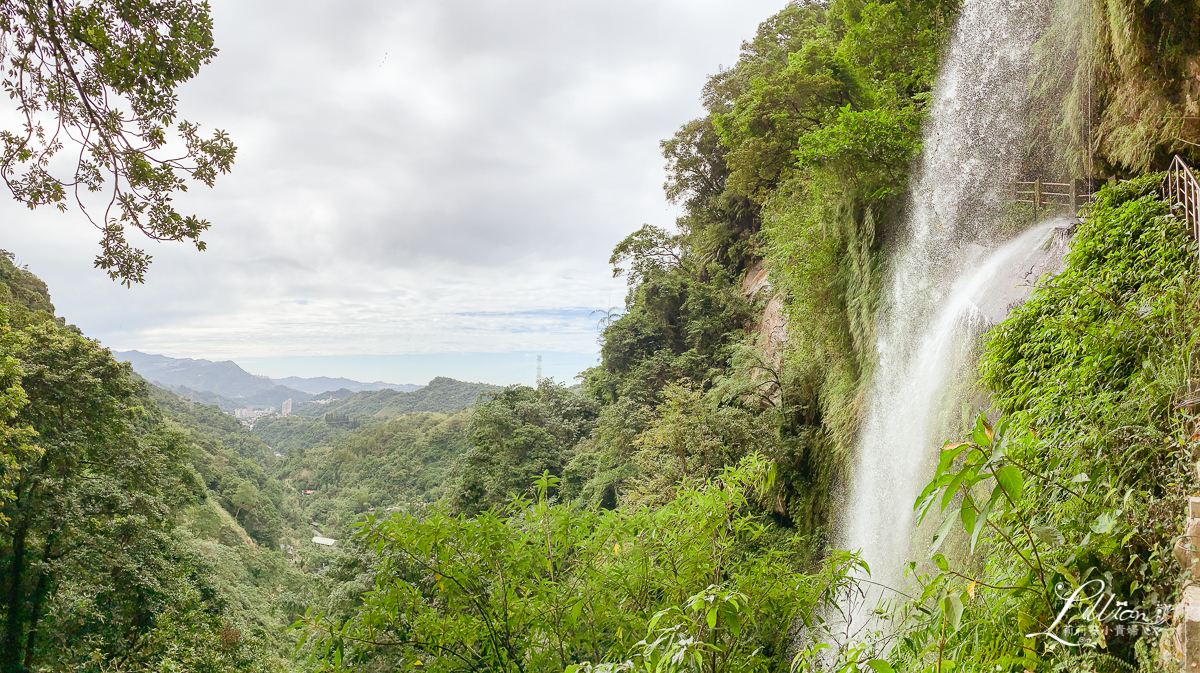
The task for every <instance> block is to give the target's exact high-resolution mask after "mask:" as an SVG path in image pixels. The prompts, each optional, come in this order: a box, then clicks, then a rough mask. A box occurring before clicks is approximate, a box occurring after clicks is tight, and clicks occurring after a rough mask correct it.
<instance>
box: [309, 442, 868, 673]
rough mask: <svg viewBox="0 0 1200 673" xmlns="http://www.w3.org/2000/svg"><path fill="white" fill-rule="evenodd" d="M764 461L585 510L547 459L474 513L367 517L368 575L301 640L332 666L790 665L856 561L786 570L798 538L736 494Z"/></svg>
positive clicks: (752, 482) (762, 485)
mask: <svg viewBox="0 0 1200 673" xmlns="http://www.w3.org/2000/svg"><path fill="white" fill-rule="evenodd" d="M771 476H772V474H771V469H770V466H769V464H767V463H765V462H763V461H762V460H761V459H759V458H757V457H751V458H749V459H748V460H747V461H745V462H744V464H742V465H741V466H740V467H738V468H737V469H729V470H725V471H723V472H722V473H721V474H720V475H719V476H718V478H716V479H713V480H711V481H703V482H702V481H689V482H687V483H685V484H684V485H683V486H682V487H681V489H680V491H679V493H678V495H677V497H676V498H675V499H674V500H673V501H672V502H671V503H669V504H666V505H665V506H663V507H660V508H654V509H647V508H626V509H622V510H618V511H604V510H601V511H599V512H594V511H581V510H578V509H575V508H572V507H569V506H565V505H554V504H551V503H550V501H549V496H548V492H549V491H550V490H551V489H552V488H554V486H555V483H556V481H557V480H556V479H555V478H554V477H551V476H549V475H548V474H546V475H543V477H542V478H540V479H539V480H538V482H537V495H536V500H532V501H531V500H527V499H521V498H516V499H514V500H511V501H510V502H508V503H507V504H506V505H504V506H502V507H498V508H496V509H494V510H491V511H488V512H484V513H482V514H480V515H478V516H476V517H473V518H466V517H464V516H461V515H460V516H453V515H451V514H449V513H447V512H446V511H444V510H443V509H440V508H438V509H434V510H433V511H431V512H429V513H428V514H426V515H425V516H423V517H413V516H408V515H403V516H402V515H396V516H394V517H392V518H390V519H387V520H382V521H376V520H374V519H373V518H372V519H371V520H369V521H368V522H367V523H366V525H365V527H364V530H363V535H362V537H361V539H362V541H363V542H364V543H365V544H367V545H368V547H369V548H370V549H372V550H373V551H374V553H376V554H377V555H378V560H377V562H376V565H375V567H376V572H377V575H376V576H375V579H374V583H373V587H372V588H371V590H370V591H367V592H366V593H365V594H364V595H363V602H364V605H363V607H362V608H361V609H360V610H358V611H357V612H356V613H355V615H354V616H353V618H351V619H350V620H349V621H346V622H342V621H340V620H337V621H330V620H329V619H327V618H326V617H325V616H323V615H321V614H312V615H309V616H307V617H306V618H305V620H304V622H305V624H306V625H307V628H306V631H307V633H308V634H309V636H308V638H309V642H308V648H309V651H310V652H311V653H312V654H313V656H315V657H317V658H319V659H321V660H323V661H324V662H325V663H326V664H328V665H331V666H333V667H334V668H335V669H336V670H351V669H356V670H398V669H411V668H414V667H421V668H424V669H428V670H431V671H479V670H486V671H558V670H564V669H566V670H638V671H651V670H683V669H686V670H697V671H706V672H711V673H717V672H719V671H721V672H723V671H744V670H787V669H788V667H789V665H790V661H789V659H788V656H789V649H790V641H791V634H792V632H793V629H794V625H795V624H796V623H797V622H799V623H804V624H808V625H810V626H812V627H819V624H820V616H821V615H820V611H821V608H822V607H823V606H826V605H828V604H829V603H830V602H831V601H832V600H833V599H834V597H835V596H836V593H837V591H838V590H839V589H840V588H841V587H842V586H844V585H845V584H846V581H847V580H846V579H845V576H846V573H847V571H848V570H850V569H851V568H853V567H855V566H856V561H855V560H854V559H853V557H849V556H845V555H835V556H834V557H832V558H831V559H829V560H828V561H827V563H826V564H825V565H824V566H823V569H822V570H821V571H820V572H819V573H817V574H806V573H803V572H799V571H797V569H796V568H797V566H798V564H797V558H796V556H797V554H796V552H797V549H799V548H802V545H798V544H797V542H798V541H797V540H796V539H795V537H794V536H786V535H784V536H780V535H775V534H774V532H773V530H772V527H771V526H769V525H768V524H767V523H766V522H765V521H763V520H762V518H761V515H756V514H754V513H753V508H750V507H748V505H749V504H750V501H751V500H753V499H755V498H757V497H761V495H762V494H763V493H764V492H765V490H766V487H767V484H768V482H769V480H770V479H771ZM601 662H607V663H606V664H601Z"/></svg>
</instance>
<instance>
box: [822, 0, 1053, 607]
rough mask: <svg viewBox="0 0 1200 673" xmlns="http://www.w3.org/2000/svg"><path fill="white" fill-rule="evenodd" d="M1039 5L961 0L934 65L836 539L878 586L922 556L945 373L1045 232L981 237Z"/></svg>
mask: <svg viewBox="0 0 1200 673" xmlns="http://www.w3.org/2000/svg"><path fill="white" fill-rule="evenodd" d="M1047 15H1048V11H1047V8H1046V7H1045V6H1043V5H1041V4H1039V3H1037V2H1035V1H1034V0H965V2H964V3H963V6H962V9H961V13H960V16H959V19H958V25H957V26H956V29H955V32H954V35H953V37H952V39H951V43H950V45H949V47H948V50H947V53H946V55H945V59H944V61H943V66H942V69H941V72H940V73H939V76H938V81H937V86H936V88H935V91H934V98H933V102H932V108H931V112H930V118H929V121H928V122H927V125H926V128H925V133H924V147H923V153H922V156H921V159H920V165H919V171H918V173H917V175H916V177H915V179H914V186H913V188H912V193H911V202H910V204H909V207H908V219H907V227H906V236H907V240H905V241H904V242H903V243H902V244H901V245H900V246H899V247H898V249H897V250H895V252H894V254H893V256H892V258H893V259H894V260H895V261H894V263H893V267H892V269H891V273H890V288H889V289H888V291H887V294H886V295H885V297H884V307H883V315H882V316H881V319H880V324H879V332H878V334H879V340H878V360H877V365H876V368H875V370H874V378H873V380H872V387H871V390H870V393H869V397H868V402H867V405H868V406H867V409H866V417H865V419H864V424H863V427H862V430H861V433H860V440H859V446H858V451H857V457H856V464H855V466H854V470H853V473H852V474H853V477H852V482H851V488H850V493H849V496H850V497H849V501H848V502H847V504H846V507H845V509H844V510H843V511H844V512H845V514H844V516H845V519H844V521H843V524H842V539H841V540H840V542H841V544H842V545H843V547H844V548H847V549H851V550H861V551H862V555H863V558H864V560H865V561H867V563H868V564H869V565H870V567H871V571H872V577H871V579H872V581H873V582H876V583H879V584H880V585H886V586H890V587H893V588H902V587H903V586H904V583H905V582H904V578H903V575H902V570H903V567H904V564H905V562H906V560H909V559H914V560H915V559H922V558H924V549H923V548H921V549H917V548H914V546H913V543H912V539H913V523H914V521H913V501H914V500H915V499H916V496H917V494H918V493H919V491H920V488H921V487H922V486H923V485H924V482H925V481H927V479H926V477H927V476H928V475H929V474H930V472H931V469H930V468H931V460H932V458H933V457H934V456H935V455H936V447H938V446H940V444H941V442H942V440H944V439H945V437H941V436H940V435H939V433H940V432H942V431H943V427H942V424H941V423H940V422H939V419H940V418H941V417H942V416H943V414H945V413H946V412H947V411H948V409H947V407H948V406H956V404H957V403H952V401H951V400H947V399H946V397H947V396H946V395H945V392H946V390H947V387H948V386H949V384H950V383H951V379H952V378H953V377H952V375H951V374H952V372H954V371H955V370H956V368H957V367H959V366H960V365H962V364H963V360H964V358H966V357H968V356H969V355H970V354H971V351H972V349H971V348H969V347H968V345H969V343H970V342H972V340H973V339H972V335H975V334H978V331H979V330H981V329H984V328H986V327H987V320H986V318H985V317H984V316H983V314H982V312H981V311H980V310H979V308H978V306H979V303H980V301H982V299H983V298H984V297H986V296H987V295H988V294H989V293H991V292H994V291H996V290H998V289H1003V288H1002V286H1003V285H1004V283H1006V282H1008V283H1011V280H1001V279H1002V278H1004V279H1009V278H1010V276H1009V275H1006V274H1003V273H1000V272H1001V271H1002V270H1004V269H1006V268H1015V265H1017V264H1018V263H1020V264H1024V263H1025V262H1026V261H1027V260H1028V259H1029V257H1030V256H1031V255H1036V254H1037V253H1038V251H1039V250H1040V248H1041V247H1042V244H1043V243H1044V242H1045V241H1046V240H1047V239H1048V238H1049V229H1048V225H1043V226H1039V227H1036V228H1035V229H1032V230H1030V231H1028V232H1026V233H1025V234H1023V235H1021V236H1020V237H1018V238H1017V239H1016V240H1014V241H1012V242H1010V243H1008V244H1006V245H1003V246H1000V247H999V248H997V249H995V250H991V251H989V250H990V248H989V247H988V246H989V243H988V241H989V240H990V237H991V235H992V234H993V232H992V230H993V229H994V225H995V223H996V222H998V221H999V219H1000V210H1001V206H1002V203H1003V193H1004V189H1005V185H1006V183H1010V182H1011V181H1012V180H1014V179H1015V178H1016V175H1017V170H1018V165H1019V163H1020V160H1021V159H1022V157H1023V156H1024V150H1025V148H1024V145H1023V143H1024V141H1025V138H1026V132H1025V128H1026V124H1025V119H1026V107H1027V104H1028V94H1027V90H1028V87H1027V83H1028V82H1029V79H1030V74H1031V73H1030V69H1031V68H1032V62H1033V59H1032V58H1031V51H1032V49H1033V46H1034V44H1035V43H1036V41H1037V40H1038V39H1039V37H1040V36H1041V35H1042V33H1043V31H1044V29H1045V24H1046V17H1047ZM980 243H983V245H982V246H981V245H980Z"/></svg>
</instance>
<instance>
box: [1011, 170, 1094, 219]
mask: <svg viewBox="0 0 1200 673" xmlns="http://www.w3.org/2000/svg"><path fill="white" fill-rule="evenodd" d="M1090 187H1091V183H1090V182H1089V181H1087V180H1079V179H1076V180H1072V181H1071V182H1042V180H1041V179H1040V178H1039V179H1037V180H1034V181H1033V182H1016V183H1014V184H1013V191H1012V195H1013V201H1015V202H1017V203H1032V204H1033V214H1034V216H1035V217H1036V216H1037V214H1038V211H1040V210H1041V209H1042V208H1045V207H1046V206H1051V205H1057V206H1069V207H1070V208H1071V210H1072V211H1073V212H1077V211H1078V210H1079V209H1080V208H1082V207H1083V206H1084V204H1087V203H1091V201H1092V199H1093V198H1094V196H1095V195H1094V194H1093V193H1092V190H1091V189H1090Z"/></svg>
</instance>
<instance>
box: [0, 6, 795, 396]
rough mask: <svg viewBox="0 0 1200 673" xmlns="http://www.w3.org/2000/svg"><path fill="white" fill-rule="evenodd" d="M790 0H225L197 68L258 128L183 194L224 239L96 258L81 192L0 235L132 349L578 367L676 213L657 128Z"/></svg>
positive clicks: (201, 91)
mask: <svg viewBox="0 0 1200 673" xmlns="http://www.w3.org/2000/svg"><path fill="white" fill-rule="evenodd" d="M783 4H784V2H783V0H765V1H764V0H737V1H735V0H687V1H686V2H685V1H683V0H636V1H627V0H607V1H605V2H570V1H563V0H555V1H544V2H538V1H535V0H513V1H502V0H497V1H480V0H407V1H395V0H392V1H375V2H367V1H349V2H328V1H327V2H313V1H306V0H291V1H289V2H280V1H274V2H272V1H268V0H215V1H213V2H212V11H213V18H214V21H215V24H216V25H215V30H216V39H217V44H218V46H219V48H220V50H221V53H220V55H219V56H218V57H217V59H216V61H214V62H213V63H212V64H210V65H209V66H207V67H206V68H205V69H203V70H202V71H201V73H200V76H199V77H198V78H197V79H196V80H193V81H192V82H189V83H188V84H187V85H185V86H184V87H183V88H182V89H181V91H180V97H181V110H182V112H183V115H184V117H186V118H188V119H191V120H193V121H196V122H199V123H201V124H203V125H204V126H205V127H206V128H213V127H217V128H222V129H225V130H227V131H228V132H229V133H230V134H231V135H232V137H233V139H234V141H235V142H236V144H237V145H238V158H237V163H236V165H235V167H234V170H233V173H232V174H229V175H225V176H222V177H221V178H220V179H219V180H218V182H217V186H216V188H215V189H211V190H210V189H206V188H204V187H203V186H200V185H197V186H196V187H194V188H193V189H192V191H191V192H189V193H188V194H187V195H186V196H185V197H184V198H181V199H180V200H179V201H180V203H181V204H182V206H183V207H184V208H185V209H186V210H188V211H192V212H196V213H197V214H199V215H200V216H202V217H204V218H206V219H208V220H210V221H211V222H212V223H213V226H212V229H211V230H210V232H208V233H207V234H206V235H205V236H204V240H205V241H207V243H208V250H207V251H206V252H203V253H198V252H196V251H195V249H194V248H190V247H188V246H186V245H182V244H152V243H149V242H144V243H142V244H143V245H145V246H146V247H147V250H148V251H149V252H150V253H151V254H153V255H154V263H153V265H152V266H151V269H150V273H149V275H148V277H147V282H146V284H145V285H144V286H139V287H134V288H133V289H131V290H130V289H126V288H124V287H122V286H119V285H117V284H115V283H113V282H111V281H109V280H108V279H107V276H105V275H104V274H103V273H102V272H100V271H97V270H95V269H93V268H92V259H93V258H94V256H95V254H96V252H97V249H98V248H97V245H96V243H97V240H98V238H99V235H98V232H96V231H95V230H94V229H91V228H90V225H88V224H87V222H86V221H85V220H83V218H82V216H80V215H79V214H78V213H75V212H70V213H68V214H65V215H63V214H58V213H56V212H54V211H51V210H46V209H43V210H42V211H37V212H29V211H27V210H25V209H23V208H21V207H18V206H16V205H14V204H12V203H11V202H10V201H8V200H4V201H3V203H2V205H0V248H4V249H7V250H9V251H11V252H13V253H15V254H16V255H17V258H18V261H19V262H21V263H23V264H28V265H29V268H30V269H31V270H32V271H33V272H34V273H36V274H37V275H38V276H40V277H41V278H43V279H44V280H45V281H46V282H47V283H48V284H49V285H50V291H51V295H52V297H53V300H54V303H55V305H56V307H57V308H58V310H59V313H60V314H62V315H64V316H66V318H67V319H68V321H70V322H73V323H75V324H77V325H79V326H80V327H81V328H82V329H83V330H84V332H85V333H86V334H87V335H89V336H92V337H96V338H99V339H100V340H101V341H102V342H103V343H104V344H105V345H106V346H110V347H112V348H113V349H115V350H129V349H137V350H141V351H144V352H149V353H162V354H164V355H169V356H173V357H203V358H209V359H234V360H237V361H239V362H243V363H248V364H247V368H250V369H251V370H252V371H255V373H263V374H268V375H272V376H286V375H289V374H296V375H300V376H313V375H329V376H342V375H345V376H352V377H355V378H360V379H363V380H376V379H383V380H392V381H395V382H417V383H423V382H424V381H425V380H427V379H428V378H429V376H432V375H433V374H428V376H427V373H428V372H435V370H437V368H438V367H441V368H442V369H447V368H453V367H451V366H450V364H448V363H451V362H453V361H454V357H453V354H475V355H470V356H467V355H463V357H462V363H464V364H463V366H462V367H459V368H458V369H462V368H463V367H466V369H464V370H463V371H456V372H453V373H452V372H444V373H447V374H449V375H455V374H457V375H458V376H457V377H459V378H473V379H474V380H488V379H491V380H495V381H496V382H500V383H507V382H510V381H523V382H528V381H530V380H532V378H533V370H532V368H531V366H529V365H528V363H530V362H532V360H531V358H532V357H533V356H532V355H531V354H533V353H546V355H547V360H548V361H550V360H553V361H554V362H562V363H569V364H563V365H562V367H560V368H558V369H555V368H554V367H557V365H554V366H551V368H550V369H549V370H548V371H547V373H548V374H553V375H555V376H558V377H559V378H569V377H570V376H572V375H573V374H574V373H575V372H576V371H578V370H579V369H580V368H581V367H582V366H586V365H587V364H588V363H590V362H593V361H594V360H595V353H596V351H597V346H596V320H597V318H596V317H595V316H593V315H592V311H596V310H602V309H606V308H609V307H613V306H618V305H620V304H621V303H622V302H623V298H624V292H625V288H624V284H623V282H622V281H619V280H613V279H612V278H611V272H610V269H609V267H608V264H607V262H608V256H609V254H610V252H611V250H612V247H613V245H614V244H615V243H617V242H618V241H619V240H620V239H621V238H623V237H624V236H625V235H627V234H628V233H629V232H631V231H633V230H634V229H636V228H637V227H639V226H640V225H641V224H642V223H646V222H648V223H651V224H656V225H658V226H664V227H666V226H671V225H672V223H673V222H674V219H675V216H676V215H677V214H678V210H677V208H676V207H675V206H672V205H670V204H668V203H667V202H666V201H665V200H664V198H663V196H662V188H661V187H662V182H663V178H664V172H663V160H662V158H661V156H660V155H659V148H658V141H659V140H661V139H663V138H666V137H669V136H670V135H671V134H672V133H673V132H674V130H675V129H676V128H677V127H678V126H679V125H681V124H682V123H684V122H686V121H687V120H689V119H692V118H694V117H697V116H699V115H700V114H702V108H701V107H700V104H699V95H700V89H701V87H702V86H703V84H704V81H705V78H706V76H707V75H709V74H711V73H713V72H716V71H717V70H718V68H719V67H720V66H722V65H725V66H728V65H730V64H732V63H733V62H734V61H735V60H736V58H737V54H738V49H739V47H740V45H741V42H742V40H744V39H748V38H749V37H751V36H752V35H753V33H754V31H755V29H756V27H757V25H758V23H759V22H761V21H762V20H764V19H766V18H767V17H768V16H770V15H771V14H772V13H774V12H776V11H778V10H779V9H780V8H781V6H782V5H783ZM137 237H140V234H138V235H137V236H135V237H134V238H135V240H134V241H133V242H134V243H135V244H139V241H137V240H136V238H137ZM480 354H490V355H486V356H485V355H480ZM551 354H554V356H553V357H551ZM384 355H387V356H402V357H390V358H374V359H372V357H369V356H384ZM414 356H430V357H427V358H426V359H425V362H426V364H427V366H426V367H423V368H422V367H416V365H414V364H413V363H417V362H420V361H421V358H417V357H414ZM489 358H490V359H489ZM372 362H374V363H376V364H375V365H372V364H370V363H372ZM488 362H492V363H493V364H492V365H489V364H487V363H488ZM350 363H357V364H353V365H351V364H350ZM387 363H392V364H387ZM399 363H408V364H407V365H404V364H399ZM465 363H473V364H470V365H467V364H465ZM497 363H499V364H497ZM505 363H506V364H505ZM513 363H526V364H525V365H523V366H524V369H520V367H517V368H516V369H514V367H515V366H516V365H514V364H513ZM581 363H582V364H581ZM251 365H252V366H251ZM405 367H408V369H405ZM414 367H415V368H414ZM431 367H432V369H431ZM472 367H474V368H476V369H478V371H479V375H478V376H475V377H472V376H470V375H469V371H470V370H471V368H472ZM489 367H491V369H489ZM497 367H499V369H497ZM518 370H519V371H518ZM489 372H490V373H489ZM372 373H375V374H377V375H375V376H372V375H371V374H372ZM435 373H436V372H435ZM485 374H486V375H485ZM422 377H423V378H422ZM497 377H499V378H497ZM504 377H508V378H507V379H506V380H501V379H504Z"/></svg>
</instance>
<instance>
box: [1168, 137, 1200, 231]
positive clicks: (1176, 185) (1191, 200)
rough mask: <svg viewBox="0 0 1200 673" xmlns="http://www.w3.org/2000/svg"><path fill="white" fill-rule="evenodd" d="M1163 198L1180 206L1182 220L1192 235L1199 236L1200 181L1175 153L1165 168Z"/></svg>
mask: <svg viewBox="0 0 1200 673" xmlns="http://www.w3.org/2000/svg"><path fill="white" fill-rule="evenodd" d="M1162 195H1163V199H1165V200H1167V201H1170V202H1171V203H1172V204H1175V205H1178V206H1180V208H1181V210H1182V211H1183V212H1182V213H1180V215H1182V216H1183V220H1184V222H1186V223H1187V225H1188V230H1189V231H1190V232H1191V233H1192V235H1193V236H1196V237H1200V183H1197V182H1196V176H1195V175H1193V174H1192V169H1191V168H1189V167H1188V165H1187V164H1186V163H1185V162H1184V161H1183V159H1180V158H1179V155H1178V154H1177V155H1175V160H1174V161H1172V162H1171V167H1170V168H1168V169H1167V177H1165V178H1163V183H1162Z"/></svg>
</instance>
